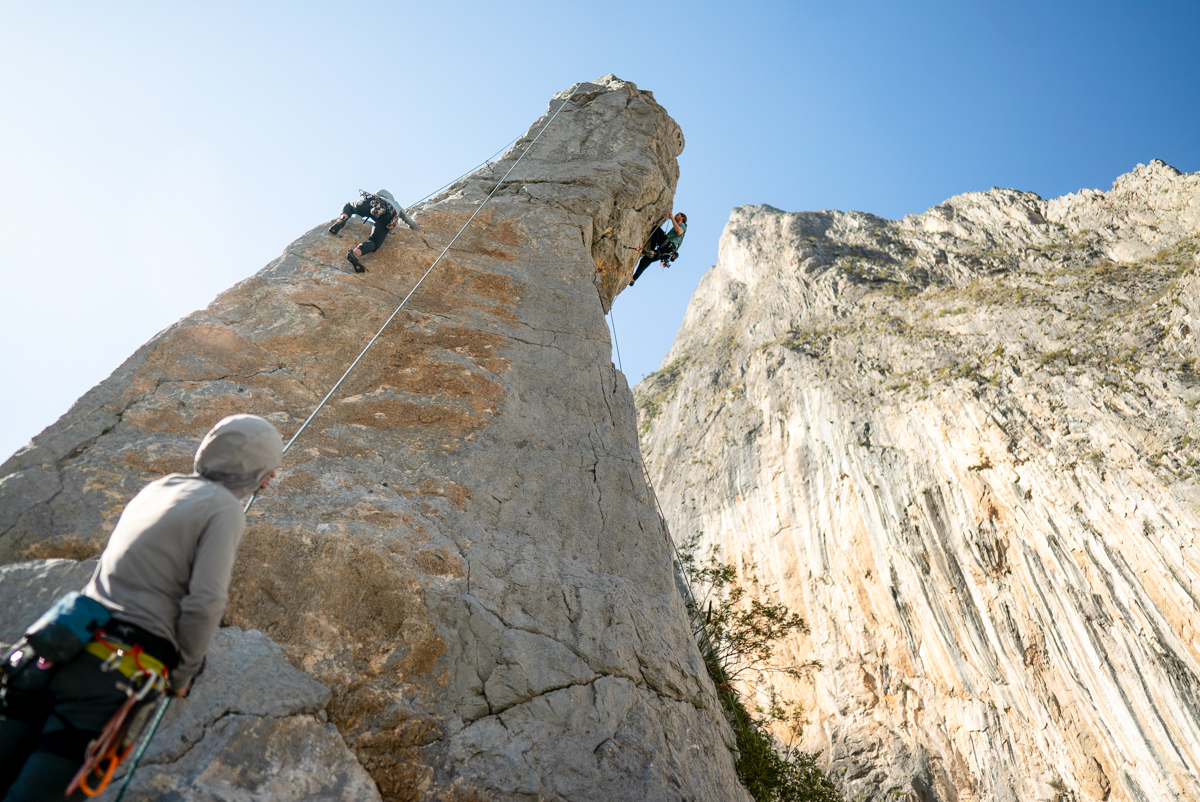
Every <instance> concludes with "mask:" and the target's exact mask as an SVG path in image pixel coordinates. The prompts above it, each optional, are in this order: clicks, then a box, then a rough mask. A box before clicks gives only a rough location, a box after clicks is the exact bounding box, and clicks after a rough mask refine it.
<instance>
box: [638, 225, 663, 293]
mask: <svg viewBox="0 0 1200 802" xmlns="http://www.w3.org/2000/svg"><path fill="white" fill-rule="evenodd" d="M664 246H665V247H664ZM649 250H651V251H653V253H651V254H650V255H649V256H643V257H642V259H641V261H640V262H638V266H637V270H636V271H634V274H633V279H632V280H633V281H637V280H638V276H640V275H642V273H643V272H645V270H646V268H647V267H649V266H650V264H651V263H652V262H657V261H658V260H660V259H662V258H663V257H664V256H666V255H667V254H669V253H670V252H671V243H670V240H668V239H667V235H666V232H664V231H663V230H662V229H661V228H656V229H654V233H653V234H651V235H650V246H649Z"/></svg>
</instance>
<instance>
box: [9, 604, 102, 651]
mask: <svg viewBox="0 0 1200 802" xmlns="http://www.w3.org/2000/svg"><path fill="white" fill-rule="evenodd" d="M110 618H112V613H110V612H109V611H108V609H107V608H106V607H105V606H104V605H103V604H101V603H100V602H98V601H95V600H94V599H89V598H88V597H87V596H84V595H82V594H80V593H77V592H75V591H71V592H70V593H68V594H67V595H65V596H63V597H62V598H61V599H59V600H58V601H56V602H55V603H54V606H53V607H51V608H50V609H49V610H47V611H46V612H45V613H44V614H43V615H42V617H41V618H39V619H38V620H37V621H35V622H34V623H33V626H31V627H30V628H29V629H27V630H25V640H26V642H27V643H29V645H30V646H32V647H33V650H34V651H35V652H37V654H38V656H39V657H44V658H45V659H46V660H49V661H50V662H52V663H65V662H67V661H68V660H70V659H71V658H73V657H74V656H75V655H77V654H79V653H80V652H81V651H83V647H84V646H87V644H88V642H89V641H90V640H91V639H92V635H93V634H94V633H95V632H96V630H98V629H99V628H100V627H102V626H104V625H105V624H107V623H108V620H109V619H110Z"/></svg>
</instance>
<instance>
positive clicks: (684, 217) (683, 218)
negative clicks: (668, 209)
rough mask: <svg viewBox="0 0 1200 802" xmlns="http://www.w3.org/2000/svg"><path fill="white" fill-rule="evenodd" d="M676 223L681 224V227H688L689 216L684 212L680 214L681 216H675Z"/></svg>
mask: <svg viewBox="0 0 1200 802" xmlns="http://www.w3.org/2000/svg"><path fill="white" fill-rule="evenodd" d="M675 222H677V223H679V225H681V226H686V225H687V215H686V214H684V213H683V212H680V213H679V214H677V215H675Z"/></svg>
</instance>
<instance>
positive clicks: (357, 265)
mask: <svg viewBox="0 0 1200 802" xmlns="http://www.w3.org/2000/svg"><path fill="white" fill-rule="evenodd" d="M346 259H347V260H349V262H350V264H352V265H354V272H355V273H366V272H367V269H366V268H365V267H363V263H362V262H360V261H358V257H357V256H355V255H354V251H346Z"/></svg>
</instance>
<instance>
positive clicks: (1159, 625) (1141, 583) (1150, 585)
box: [636, 161, 1200, 802]
mask: <svg viewBox="0 0 1200 802" xmlns="http://www.w3.org/2000/svg"><path fill="white" fill-rule="evenodd" d="M1198 234H1200V174H1196V173H1193V174H1186V175H1185V174H1180V173H1179V172H1178V171H1177V170H1175V169H1173V168H1171V167H1169V166H1168V165H1166V164H1163V163H1162V162H1159V161H1155V162H1151V163H1150V164H1148V165H1139V166H1138V167H1137V169H1135V170H1134V171H1132V172H1131V173H1129V174H1127V175H1123V176H1121V177H1120V178H1118V179H1117V180H1116V181H1115V182H1114V184H1113V188H1112V189H1111V190H1110V191H1106V192H1100V191H1096V190H1082V191H1080V192H1078V193H1073V194H1070V195H1067V196H1064V197H1062V198H1056V199H1053V200H1044V199H1042V198H1039V197H1038V196H1037V195H1034V194H1032V193H1028V192H1018V191H1015V190H1007V189H992V190H991V191H988V192H972V193H967V194H965V195H960V196H957V197H954V198H951V199H949V200H948V201H946V202H945V203H943V204H941V205H939V206H936V207H934V208H932V209H930V210H929V211H927V212H925V213H924V214H919V215H912V216H909V217H906V218H904V219H903V220H898V221H891V220H884V219H881V218H878V217H874V216H872V215H869V214H862V213H858V212H848V213H842V212H834V211H823V212H805V213H798V214H792V213H785V212H782V211H779V210H778V209H773V208H770V207H767V206H755V207H740V208H737V209H735V210H734V211H733V214H732V216H731V217H730V220H729V224H728V226H727V227H726V229H725V232H724V234H723V235H722V238H721V245H720V258H719V261H718V264H717V265H716V266H715V267H714V268H712V269H711V270H710V271H709V272H708V274H707V275H706V276H705V277H704V278H703V279H702V281H701V283H700V285H699V287H698V289H697V290H696V293H695V295H694V296H693V298H692V301H691V304H690V306H689V308H688V312H687V315H686V318H685V321H684V324H683V326H682V328H681V329H680V332H679V335H678V337H677V339H676V341H675V345H674V347H673V348H672V350H671V352H670V353H669V355H668V356H667V358H666V360H665V361H664V367H663V368H662V369H660V371H659V372H658V373H657V374H654V375H653V376H651V377H648V378H647V379H646V380H645V381H644V382H643V383H641V384H639V386H638V388H637V389H636V398H637V401H638V404H639V407H640V416H641V422H642V425H643V427H644V428H643V449H644V451H645V453H646V456H647V461H648V463H649V464H650V466H651V476H652V477H653V480H654V482H655V486H656V488H657V490H658V494H659V498H660V499H662V501H663V505H664V512H665V514H666V516H667V518H668V520H669V522H670V525H671V531H672V534H673V535H674V536H675V537H676V538H677V539H687V538H689V537H693V536H697V537H699V538H700V539H701V541H702V542H703V543H704V544H707V545H719V546H720V547H721V548H722V550H723V553H724V556H725V557H726V558H727V559H729V560H731V561H732V562H733V563H734V564H735V565H737V566H738V567H739V570H740V571H742V572H746V571H748V570H750V567H751V566H756V569H757V572H758V574H757V575H758V578H759V579H760V580H761V581H763V582H764V584H765V585H767V586H773V587H775V588H777V592H778V598H779V599H780V600H783V601H786V602H787V603H788V604H789V605H790V606H791V607H792V608H793V609H795V610H796V611H798V612H800V613H801V614H803V615H804V616H805V617H806V619H807V620H808V622H809V624H810V626H811V628H812V632H811V635H810V636H809V637H805V638H798V639H797V640H795V641H794V642H792V643H789V644H786V646H785V648H784V649H783V650H782V653H781V655H780V659H781V661H782V662H784V663H788V662H792V661H795V662H801V661H805V660H812V659H815V660H820V661H821V662H822V663H823V666H824V667H823V668H822V669H821V670H819V671H817V672H816V673H815V674H814V675H813V676H812V678H811V680H809V681H792V680H789V679H787V678H784V677H781V676H779V675H769V676H762V677H759V678H758V679H757V680H756V682H755V683H754V686H755V688H756V690H757V692H760V693H763V694H765V693H766V692H767V690H768V689H769V688H770V687H771V686H772V685H774V686H775V687H776V689H778V690H780V691H782V692H783V693H784V695H785V696H791V697H793V698H797V699H800V700H802V701H803V702H804V704H805V707H806V709H807V711H808V718H809V722H810V723H809V725H808V726H807V728H806V729H805V731H804V736H803V737H804V741H803V745H804V746H805V747H806V748H808V749H820V750H822V751H823V752H824V753H825V759H826V760H827V761H829V762H830V763H831V765H832V772H831V773H832V776H833V777H835V778H837V779H838V780H839V782H840V783H841V784H842V786H843V788H844V789H845V791H846V794H847V797H848V798H852V799H853V798H863V799H871V800H883V799H894V798H907V799H919V800H942V801H944V802H949V801H950V800H988V801H989V802H991V801H995V802H1000V801H1001V800H1003V801H1006V802H1007V801H1009V800H1012V801H1014V802H1015V800H1021V801H1022V802H1025V800H1064V801H1065V800H1101V799H1108V800H1121V801H1122V802H1146V801H1147V800H1180V801H1181V802H1182V800H1196V799H1200V783H1198V781H1197V774H1198V770H1200V679H1198V677H1200V636H1198V633H1197V628H1198V626H1200V624H1198V622H1200V543H1198V542H1197V539H1196V538H1197V532H1198V531H1200V519H1198V515H1200V449H1198V446H1200V442H1198V441H1197V440H1196V437H1197V423H1198V415H1197V412H1196V408H1197V406H1198V405H1200V374H1198V372H1197V358H1198V357H1200V353H1198V351H1197V342H1196V331H1197V327H1198V326H1200V277H1198V276H1197V270H1198V268H1200V263H1198V259H1200V257H1198V254H1200V240H1198V238H1197V235H1198ZM763 698H765V696H764V697H763Z"/></svg>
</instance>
